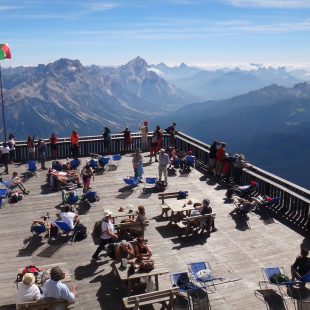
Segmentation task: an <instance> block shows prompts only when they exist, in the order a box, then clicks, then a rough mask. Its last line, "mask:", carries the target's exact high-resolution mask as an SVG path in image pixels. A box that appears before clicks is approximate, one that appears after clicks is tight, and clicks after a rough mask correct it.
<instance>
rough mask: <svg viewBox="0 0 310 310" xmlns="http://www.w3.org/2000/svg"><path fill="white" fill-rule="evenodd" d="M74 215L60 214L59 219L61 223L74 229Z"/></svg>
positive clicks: (68, 213)
mask: <svg viewBox="0 0 310 310" xmlns="http://www.w3.org/2000/svg"><path fill="white" fill-rule="evenodd" d="M75 215H76V214H75V213H73V212H60V218H61V220H62V221H63V222H65V223H67V224H68V225H69V227H70V228H71V229H73V227H74V223H73V220H74V218H75Z"/></svg>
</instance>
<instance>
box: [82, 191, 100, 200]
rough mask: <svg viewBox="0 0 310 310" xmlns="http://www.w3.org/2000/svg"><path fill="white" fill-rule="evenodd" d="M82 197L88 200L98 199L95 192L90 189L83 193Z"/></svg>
mask: <svg viewBox="0 0 310 310" xmlns="http://www.w3.org/2000/svg"><path fill="white" fill-rule="evenodd" d="M84 199H86V200H88V201H89V202H96V201H99V200H100V198H99V196H98V195H97V192H95V191H90V190H89V191H88V192H86V193H85V194H84Z"/></svg>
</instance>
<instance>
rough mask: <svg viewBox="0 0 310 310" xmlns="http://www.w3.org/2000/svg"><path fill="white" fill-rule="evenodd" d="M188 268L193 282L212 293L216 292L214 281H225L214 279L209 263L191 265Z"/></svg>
mask: <svg viewBox="0 0 310 310" xmlns="http://www.w3.org/2000/svg"><path fill="white" fill-rule="evenodd" d="M187 267H188V270H189V274H190V277H191V279H192V281H193V282H194V283H196V284H197V285H198V286H201V287H202V288H203V289H206V290H207V289H209V290H210V292H211V293H214V292H215V291H216V288H215V283H214V280H221V281H222V280H223V278H219V277H217V278H216V277H214V275H213V271H212V269H211V266H210V263H209V262H197V263H190V264H188V265H187Z"/></svg>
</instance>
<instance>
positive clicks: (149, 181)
mask: <svg viewBox="0 0 310 310" xmlns="http://www.w3.org/2000/svg"><path fill="white" fill-rule="evenodd" d="M156 182H157V178H145V179H144V187H143V189H142V194H146V193H147V190H148V189H152V188H154V187H155V185H156Z"/></svg>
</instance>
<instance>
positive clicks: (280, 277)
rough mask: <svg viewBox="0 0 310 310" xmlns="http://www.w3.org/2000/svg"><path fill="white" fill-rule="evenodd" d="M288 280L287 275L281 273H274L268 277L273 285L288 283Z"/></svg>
mask: <svg viewBox="0 0 310 310" xmlns="http://www.w3.org/2000/svg"><path fill="white" fill-rule="evenodd" d="M289 280H290V279H289V278H288V276H287V275H285V274H282V273H276V274H274V275H272V276H271V277H270V282H271V283H274V284H280V283H283V282H288V281H289Z"/></svg>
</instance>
